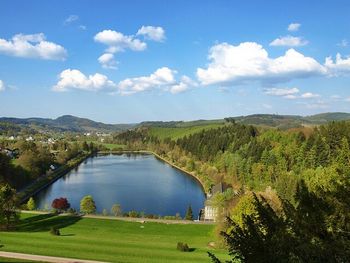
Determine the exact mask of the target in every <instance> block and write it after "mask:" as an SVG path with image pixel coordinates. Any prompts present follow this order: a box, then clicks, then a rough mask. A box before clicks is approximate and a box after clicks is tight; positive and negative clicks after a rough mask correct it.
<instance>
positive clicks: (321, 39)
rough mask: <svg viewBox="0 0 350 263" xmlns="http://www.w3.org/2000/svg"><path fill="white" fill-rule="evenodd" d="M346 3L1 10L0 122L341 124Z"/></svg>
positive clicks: (348, 73) (114, 4) (60, 5)
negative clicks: (66, 118) (333, 116)
mask: <svg viewBox="0 0 350 263" xmlns="http://www.w3.org/2000/svg"><path fill="white" fill-rule="evenodd" d="M349 12H350V2H349V1H347V0H344V1H339V0H324V1H313V0H310V1H301V0H300V1H297V0H293V1H260V0H256V1H243V0H242V1H223V0H222V1H209V0H208V1H206V0H201V1H199V0H192V1H171V2H170V1H161V0H159V1H132V0H128V1H107V0H103V1H97V0H95V1H92V0H91V1H82V0H81V1H67V0H60V1H58V0H56V1H33V0H28V1H16V0H11V1H10V0H9V1H6V0H3V1H1V2H0V25H1V26H0V116H12V117H34V116H36V117H49V118H56V117H58V116H60V115H63V114H72V115H76V116H80V117H87V118H91V119H94V120H97V121H103V122H108V123H131V122H139V121H145V120H192V119H215V118H223V117H229V116H237V115H248V114H253V113H278V114H300V115H310V114H315V113H320V112H329V111H345V112H350V56H349V55H350V16H349Z"/></svg>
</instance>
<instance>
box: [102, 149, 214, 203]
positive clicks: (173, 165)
mask: <svg viewBox="0 0 350 263" xmlns="http://www.w3.org/2000/svg"><path fill="white" fill-rule="evenodd" d="M98 153H99V154H123V153H145V154H152V155H154V156H155V157H156V158H157V159H159V160H161V161H163V162H165V163H167V164H169V165H170V166H172V167H174V168H175V169H177V170H179V171H181V172H183V173H185V174H187V175H189V176H191V177H193V178H194V179H196V180H197V182H198V183H199V184H200V185H201V187H202V190H203V192H204V193H205V195H206V196H207V195H208V193H209V192H208V190H207V189H206V187H205V184H204V183H203V182H202V181H201V179H200V178H199V177H198V176H197V175H195V174H194V173H191V172H189V171H186V170H185V169H183V168H182V167H180V166H178V165H176V164H174V163H173V162H171V161H169V160H167V159H165V158H164V157H162V156H160V155H159V154H157V153H155V152H153V151H149V150H138V151H137V150H123V151H99V152H98Z"/></svg>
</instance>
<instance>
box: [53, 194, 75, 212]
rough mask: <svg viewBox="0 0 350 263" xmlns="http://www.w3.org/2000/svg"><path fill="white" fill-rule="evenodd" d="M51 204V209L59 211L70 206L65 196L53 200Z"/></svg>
mask: <svg viewBox="0 0 350 263" xmlns="http://www.w3.org/2000/svg"><path fill="white" fill-rule="evenodd" d="M51 206H52V208H53V209H56V210H57V211H59V212H61V211H66V210H67V209H68V208H70V203H69V202H68V200H67V198H64V197H61V198H56V199H55V200H53V201H52V204H51Z"/></svg>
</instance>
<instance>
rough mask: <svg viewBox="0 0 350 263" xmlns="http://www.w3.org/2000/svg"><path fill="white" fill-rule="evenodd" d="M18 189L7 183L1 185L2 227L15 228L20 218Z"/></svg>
mask: <svg viewBox="0 0 350 263" xmlns="http://www.w3.org/2000/svg"><path fill="white" fill-rule="evenodd" d="M17 209H18V200H17V196H16V190H15V189H13V188H11V186H10V185H8V184H5V185H3V186H1V187H0V227H1V228H3V229H5V230H10V229H11V228H13V227H14V226H15V225H16V223H17V222H18V220H19V213H18V210H17Z"/></svg>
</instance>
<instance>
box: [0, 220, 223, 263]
mask: <svg viewBox="0 0 350 263" xmlns="http://www.w3.org/2000/svg"><path fill="white" fill-rule="evenodd" d="M53 226H55V227H59V228H60V231H61V236H52V235H51V234H50V233H49V230H50V228H51V227H53ZM213 229H214V226H213V225H193V224H189V225H184V224H164V223H151V222H146V223H139V222H126V221H119V220H108V219H94V218H80V217H75V216H55V215H52V214H40V215H38V214H22V216H21V222H20V224H19V227H18V230H17V231H16V232H1V244H2V245H3V247H2V248H1V250H3V251H10V252H20V253H28V254H38V255H46V256H57V257H70V258H79V259H90V260H100V261H107V262H138V263H139V262H145V263H148V262H156V263H157V262H173V263H175V262H179V263H180V262H181V263H182V262H210V260H209V258H208V256H207V251H210V252H213V253H215V254H216V255H218V256H219V258H221V259H228V258H227V255H226V252H225V251H223V250H218V249H213V248H210V247H208V243H209V242H211V241H213V240H214V236H213ZM177 242H185V243H188V245H189V246H190V247H191V248H193V249H194V250H193V251H192V252H180V251H178V250H177V249H176V245H177Z"/></svg>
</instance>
